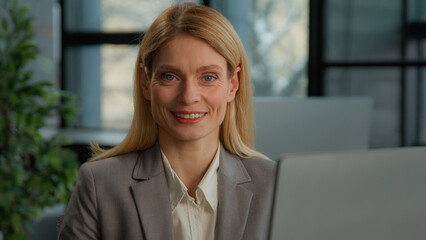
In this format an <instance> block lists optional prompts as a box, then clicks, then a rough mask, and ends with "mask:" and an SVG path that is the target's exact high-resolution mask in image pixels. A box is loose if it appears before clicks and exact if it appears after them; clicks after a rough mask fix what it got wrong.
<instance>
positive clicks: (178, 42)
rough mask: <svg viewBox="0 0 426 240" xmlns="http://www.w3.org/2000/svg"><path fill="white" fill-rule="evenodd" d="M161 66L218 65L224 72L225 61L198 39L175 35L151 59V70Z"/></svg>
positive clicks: (194, 66) (192, 66) (189, 67)
mask: <svg viewBox="0 0 426 240" xmlns="http://www.w3.org/2000/svg"><path fill="white" fill-rule="evenodd" d="M161 65H172V66H175V67H178V68H186V69H191V68H197V67H200V66H203V65H218V66H220V67H221V68H223V70H224V71H226V67H227V64H226V60H225V58H224V57H223V56H222V55H220V54H219V53H218V52H217V51H216V50H215V49H214V48H213V47H212V46H210V45H209V44H208V43H207V42H205V41H204V40H202V39H200V38H196V37H192V36H189V35H177V36H175V37H174V38H172V39H171V40H170V41H168V42H167V43H166V44H164V46H162V47H161V48H160V50H159V51H158V52H157V54H156V55H155V56H154V59H153V69H154V70H155V69H156V68H158V67H159V66H161Z"/></svg>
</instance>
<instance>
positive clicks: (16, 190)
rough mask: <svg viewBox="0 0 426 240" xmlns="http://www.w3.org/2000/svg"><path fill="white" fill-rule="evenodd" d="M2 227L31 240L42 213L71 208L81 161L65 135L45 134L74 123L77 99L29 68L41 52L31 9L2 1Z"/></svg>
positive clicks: (6, 234)
mask: <svg viewBox="0 0 426 240" xmlns="http://www.w3.org/2000/svg"><path fill="white" fill-rule="evenodd" d="M0 21H1V22H0V228H1V231H2V232H3V236H4V239H27V238H28V233H29V232H30V230H31V229H32V224H33V223H34V221H35V220H36V219H37V217H38V216H39V214H40V213H41V211H42V210H43V209H44V208H45V207H48V206H52V205H54V204H55V203H58V202H60V203H63V204H66V203H67V201H68V199H69V197H70V194H71V191H72V188H73V186H74V183H75V181H76V178H77V169H78V163H77V161H76V156H75V154H74V153H73V152H71V151H70V150H67V149H65V148H64V147H63V146H64V145H65V144H67V141H66V138H65V137H64V136H63V134H61V133H58V134H55V135H54V136H52V137H51V138H49V139H45V138H43V136H42V135H41V133H40V130H41V128H42V127H44V126H45V122H46V119H47V118H52V117H58V116H62V117H63V118H64V119H65V120H66V121H65V122H68V123H70V122H71V121H72V120H73V118H74V115H75V114H76V108H75V106H76V105H75V98H74V97H73V96H71V95H70V94H69V93H66V92H63V91H60V90H58V89H56V88H54V87H53V86H52V84H50V83H48V82H34V80H32V79H31V77H32V73H31V71H29V70H28V67H27V65H28V63H29V62H31V61H34V60H35V59H36V56H37V53H38V49H37V46H36V45H35V44H34V43H33V38H34V32H33V28H32V20H31V18H30V17H29V15H28V8H27V7H24V6H21V5H20V4H19V3H18V0H0Z"/></svg>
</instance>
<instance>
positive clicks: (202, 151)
mask: <svg viewBox="0 0 426 240" xmlns="http://www.w3.org/2000/svg"><path fill="white" fill-rule="evenodd" d="M158 140H159V144H160V147H161V150H162V151H163V153H164V155H166V157H167V160H168V161H169V163H170V166H171V167H172V168H173V170H174V171H175V172H176V174H177V175H178V177H179V178H180V180H181V181H182V182H183V184H185V186H186V187H187V188H188V193H189V195H191V196H192V197H195V190H197V187H198V184H199V183H200V182H201V179H202V178H203V176H204V174H205V173H206V172H207V169H208V168H209V166H210V164H211V162H212V161H213V158H214V156H215V154H216V152H217V149H218V146H219V140H218V139H217V140H216V141H214V142H212V141H183V142H176V141H171V140H170V139H169V138H165V137H163V138H162V137H161V135H160V136H159V139H158Z"/></svg>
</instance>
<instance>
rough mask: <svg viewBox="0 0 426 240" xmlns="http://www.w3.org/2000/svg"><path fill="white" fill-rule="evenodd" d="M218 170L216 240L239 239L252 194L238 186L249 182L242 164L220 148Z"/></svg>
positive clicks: (244, 224)
mask: <svg viewBox="0 0 426 240" xmlns="http://www.w3.org/2000/svg"><path fill="white" fill-rule="evenodd" d="M220 152H221V156H220V166H219V170H218V200H219V205H218V210H217V222H216V230H215V231H216V232H215V233H216V237H215V238H216V239H218V240H219V239H241V238H242V236H243V233H244V229H245V226H246V222H247V217H248V213H249V210H250V203H251V198H252V196H253V193H252V192H251V191H249V190H247V189H246V188H244V187H242V186H240V184H242V183H246V182H249V181H251V179H250V176H249V174H248V173H247V171H246V169H245V167H244V165H243V163H242V162H241V160H240V159H239V158H237V157H236V156H235V155H232V154H230V153H229V152H227V151H226V149H225V148H224V147H223V146H221V151H220Z"/></svg>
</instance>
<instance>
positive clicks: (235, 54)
mask: <svg viewBox="0 0 426 240" xmlns="http://www.w3.org/2000/svg"><path fill="white" fill-rule="evenodd" d="M179 34H187V35H190V36H193V37H197V38H200V39H202V40H204V41H205V42H207V43H208V44H209V45H211V46H212V47H213V48H214V49H215V50H216V51H217V52H218V53H219V54H221V55H222V56H223V57H224V58H225V59H226V62H227V64H228V74H232V73H233V72H234V70H235V68H236V67H238V66H239V67H240V68H241V70H240V72H239V81H240V83H239V89H238V91H237V93H236V96H235V99H234V101H232V102H229V103H228V104H227V109H226V113H225V119H224V120H223V122H222V125H221V128H220V141H221V142H222V144H223V145H224V147H225V148H226V149H227V150H228V151H230V152H232V153H234V154H236V155H238V156H240V157H243V158H249V157H255V156H257V157H263V158H266V156H265V155H263V154H261V153H259V152H256V151H255V150H253V149H252V146H253V99H252V90H251V80H250V73H249V67H248V62H247V56H246V54H245V50H244V47H243V44H242V42H241V40H240V38H239V37H238V35H237V33H236V32H235V30H234V28H233V27H232V25H231V23H230V22H229V21H228V20H227V19H226V18H225V17H224V16H223V15H221V14H220V13H219V12H217V11H215V10H213V9H212V8H209V7H206V6H200V5H196V4H194V3H183V4H178V5H174V6H172V7H170V8H168V9H166V10H165V11H164V12H163V13H162V14H161V15H160V16H159V17H158V18H157V19H156V20H155V21H154V22H153V23H152V24H151V26H150V28H149V29H148V31H147V32H146V33H145V35H144V37H143V40H142V43H141V45H140V48H139V54H138V58H137V61H136V64H135V70H134V89H133V94H134V115H133V120H132V124H131V127H130V129H129V132H128V134H127V137H126V138H125V139H124V140H123V141H122V142H121V143H120V144H119V145H117V146H115V147H113V148H111V149H107V150H104V149H101V148H100V147H99V145H97V144H92V149H93V152H94V155H93V157H92V158H91V159H90V160H91V161H93V160H99V159H104V158H108V157H112V156H116V155H120V154H124V153H128V152H132V151H137V150H144V149H147V148H149V147H151V146H152V145H154V143H155V142H156V140H157V136H158V132H157V124H156V123H155V121H154V119H153V117H152V115H151V107H150V103H149V101H148V100H146V99H145V98H144V97H143V93H142V90H141V88H140V84H139V79H140V74H141V70H140V65H143V66H144V69H145V74H146V77H147V79H151V75H152V62H153V59H154V57H155V55H156V54H157V52H158V51H159V49H161V47H162V46H164V44H166V43H167V42H169V41H170V40H171V39H172V38H173V37H175V36H177V35H179Z"/></svg>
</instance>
